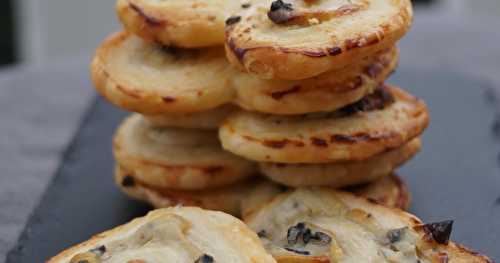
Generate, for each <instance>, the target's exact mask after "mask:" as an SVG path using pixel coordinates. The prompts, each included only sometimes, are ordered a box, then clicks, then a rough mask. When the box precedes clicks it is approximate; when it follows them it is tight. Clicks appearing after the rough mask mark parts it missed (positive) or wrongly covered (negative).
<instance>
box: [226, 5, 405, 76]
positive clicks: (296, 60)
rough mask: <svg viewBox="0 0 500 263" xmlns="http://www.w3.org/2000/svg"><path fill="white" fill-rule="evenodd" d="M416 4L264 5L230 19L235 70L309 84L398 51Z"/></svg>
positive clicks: (228, 30) (229, 37) (228, 50)
mask: <svg viewBox="0 0 500 263" xmlns="http://www.w3.org/2000/svg"><path fill="white" fill-rule="evenodd" d="M412 16H413V14H412V7H411V2H410V0H311V1H303V0H265V1H264V0H263V1H259V2H258V4H255V5H252V7H250V8H248V9H246V10H243V11H241V12H239V13H237V14H236V15H235V16H234V17H232V18H229V19H228V21H230V22H232V23H228V25H227V26H226V54H227V56H228V59H229V61H230V62H231V64H233V65H235V66H237V67H239V68H240V69H242V70H245V71H247V72H250V73H254V74H257V75H258V76H259V77H262V78H266V79H270V78H278V79H306V78H310V77H313V76H316V75H319V74H321V73H323V72H327V71H332V70H338V69H341V68H343V67H345V66H347V65H350V64H356V63H358V62H359V61H360V60H361V59H363V58H365V57H368V56H371V55H373V54H375V53H377V52H378V51H381V50H384V49H387V48H388V47H390V46H393V45H394V44H395V43H396V42H397V41H398V40H399V39H400V38H401V37H402V36H403V35H404V34H405V33H406V32H407V31H408V29H409V27H410V25H411V22H412Z"/></svg>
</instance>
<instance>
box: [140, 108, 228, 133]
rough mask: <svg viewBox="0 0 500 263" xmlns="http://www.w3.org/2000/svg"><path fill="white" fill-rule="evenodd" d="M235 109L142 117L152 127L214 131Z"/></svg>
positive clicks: (216, 109)
mask: <svg viewBox="0 0 500 263" xmlns="http://www.w3.org/2000/svg"><path fill="white" fill-rule="evenodd" d="M236 110H237V107H236V106H234V105H232V104H226V105H223V106H220V107H217V108H215V109H211V110H207V111H202V112H192V113H164V114H160V115H144V118H145V119H146V120H147V121H149V123H150V124H151V126H153V127H160V128H162V127H164V128H165V127H166V128H168V127H178V128H187V129H203V130H216V129H218V128H219V126H220V124H221V123H222V121H224V119H225V118H226V117H227V116H229V114H231V113H232V112H234V111H236Z"/></svg>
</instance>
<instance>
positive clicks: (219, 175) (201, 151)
mask: <svg viewBox="0 0 500 263" xmlns="http://www.w3.org/2000/svg"><path fill="white" fill-rule="evenodd" d="M113 152H114V156H115V159H116V161H117V163H118V164H119V165H120V166H122V167H123V168H124V169H126V170H127V171H131V172H133V173H134V174H137V176H139V177H140V179H141V181H143V182H144V183H147V184H149V185H154V186H157V187H161V188H169V189H178V190H196V189H207V188H215V187H220V186H224V185H229V184H233V183H235V182H238V181H241V180H243V179H245V178H247V177H249V176H252V175H254V174H255V173H256V165H255V164H254V163H252V162H250V161H247V160H245V159H243V158H241V157H238V156H236V155H234V154H232V153H230V152H226V151H224V150H223V149H222V148H221V146H220V143H219V140H218V138H217V132H216V131H209V130H194V129H180V128H156V127H153V126H151V124H150V123H149V122H147V121H146V120H145V119H144V118H143V117H142V116H140V115H139V114H132V115H131V116H130V117H128V118H127V119H125V120H124V121H123V122H122V124H121V125H120V127H119V128H118V130H117V131H116V134H115V137H114V140H113Z"/></svg>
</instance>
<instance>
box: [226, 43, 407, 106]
mask: <svg viewBox="0 0 500 263" xmlns="http://www.w3.org/2000/svg"><path fill="white" fill-rule="evenodd" d="M398 59H399V53H398V49H397V48H396V47H391V48H390V49H388V50H383V51H381V52H379V53H377V54H375V55H374V56H371V57H368V58H365V59H363V61H360V63H357V64H355V65H350V66H348V67H345V68H342V69H340V70H336V71H329V72H325V73H323V74H321V75H318V76H316V77H313V78H310V79H304V80H278V79H267V80H265V79H260V78H258V77H255V76H253V75H250V74H235V75H234V83H236V85H235V88H236V103H237V104H238V105H239V106H241V107H242V108H244V109H246V110H250V111H259V112H264V113H272V114H278V115H279V114H303V113H311V112H320V111H334V110H337V109H339V108H341V107H343V106H346V105H348V104H351V103H354V102H356V101H358V100H360V99H362V98H363V97H364V96H366V95H368V94H370V93H372V92H373V91H374V90H375V89H376V88H377V87H378V86H379V85H380V84H382V83H383V82H384V81H385V80H386V79H387V78H388V77H389V75H390V74H391V73H392V72H393V71H394V70H395V68H396V66H397V64H398Z"/></svg>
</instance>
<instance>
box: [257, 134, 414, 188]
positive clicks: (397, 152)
mask: <svg viewBox="0 0 500 263" xmlns="http://www.w3.org/2000/svg"><path fill="white" fill-rule="evenodd" d="M420 148H421V141H420V138H416V139H413V140H411V141H410V142H408V143H406V144H405V145H403V146H401V147H399V148H396V149H393V150H389V151H387V152H384V153H381V154H378V155H376V156H374V157H372V158H370V159H367V160H364V161H353V162H343V163H325V164H280V163H260V171H261V173H262V174H264V175H265V176H267V177H268V178H269V179H271V180H273V181H275V182H277V183H280V184H284V185H287V186H291V187H300V186H330V187H333V188H340V187H346V186H351V185H358V184H363V183H368V182H371V181H374V180H377V179H379V178H381V177H384V176H386V175H388V174H390V173H391V172H392V171H393V170H394V169H396V168H397V167H399V166H401V165H403V164H404V163H405V162H407V161H408V160H410V159H411V158H412V157H413V156H415V155H416V154H417V153H418V152H419V151H420Z"/></svg>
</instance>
